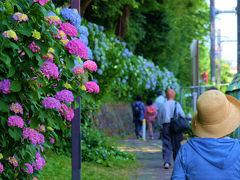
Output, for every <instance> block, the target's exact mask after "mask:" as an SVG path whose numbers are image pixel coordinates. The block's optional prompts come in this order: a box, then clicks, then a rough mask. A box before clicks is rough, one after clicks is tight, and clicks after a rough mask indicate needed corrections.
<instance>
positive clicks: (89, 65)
mask: <svg viewBox="0 0 240 180" xmlns="http://www.w3.org/2000/svg"><path fill="white" fill-rule="evenodd" d="M83 68H84V69H89V70H91V71H95V72H96V71H97V64H96V63H95V62H94V61H92V60H87V61H85V62H84V63H83Z"/></svg>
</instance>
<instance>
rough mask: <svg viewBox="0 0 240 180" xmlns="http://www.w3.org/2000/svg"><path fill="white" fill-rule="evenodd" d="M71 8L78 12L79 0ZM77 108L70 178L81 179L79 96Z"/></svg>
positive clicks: (73, 130)
mask: <svg viewBox="0 0 240 180" xmlns="http://www.w3.org/2000/svg"><path fill="white" fill-rule="evenodd" d="M71 8H74V9H77V10H78V13H79V14H80V0H71ZM76 101H77V102H78V104H79V108H77V109H75V110H74V118H73V119H72V180H80V179H81V109H80V97H77V98H76Z"/></svg>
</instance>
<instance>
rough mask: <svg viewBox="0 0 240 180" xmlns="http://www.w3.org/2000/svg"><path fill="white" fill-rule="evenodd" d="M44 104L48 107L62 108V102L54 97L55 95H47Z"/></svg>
mask: <svg viewBox="0 0 240 180" xmlns="http://www.w3.org/2000/svg"><path fill="white" fill-rule="evenodd" d="M42 106H43V107H45V108H46V109H59V108H61V104H60V102H59V101H58V100H57V99H55V98H53V97H47V98H45V99H44V100H43V101H42Z"/></svg>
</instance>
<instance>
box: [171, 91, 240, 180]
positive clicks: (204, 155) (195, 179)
mask: <svg viewBox="0 0 240 180" xmlns="http://www.w3.org/2000/svg"><path fill="white" fill-rule="evenodd" d="M239 125H240V102H239V101H238V100H237V99H235V98H234V97H232V96H228V95H224V94H223V93H222V92H220V91H217V90H210V91H207V92H205V93H203V94H202V95H201V96H199V98H198V100H197V113H195V115H194V117H193V121H192V129H193V132H194V134H195V135H196V136H197V137H196V138H192V139H190V140H188V141H187V143H185V144H184V145H183V146H182V147H181V149H180V150H179V152H178V155H177V158H176V160H175V164H174V169H173V173H172V177H171V179H172V180H240V140H238V139H232V138H230V137H228V135H229V134H231V133H232V132H233V131H234V130H235V129H236V128H238V127H239Z"/></svg>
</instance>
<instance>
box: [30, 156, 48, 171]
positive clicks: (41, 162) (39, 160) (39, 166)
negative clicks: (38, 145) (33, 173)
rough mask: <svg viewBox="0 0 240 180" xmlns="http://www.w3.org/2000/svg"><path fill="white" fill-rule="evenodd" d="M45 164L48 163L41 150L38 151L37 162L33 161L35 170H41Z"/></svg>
mask: <svg viewBox="0 0 240 180" xmlns="http://www.w3.org/2000/svg"><path fill="white" fill-rule="evenodd" d="M45 165H46V162H45V160H44V159H43V158H42V157H41V155H40V152H37V154H36V164H35V163H33V164H32V166H33V167H34V169H35V170H40V169H42V168H43V166H45Z"/></svg>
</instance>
